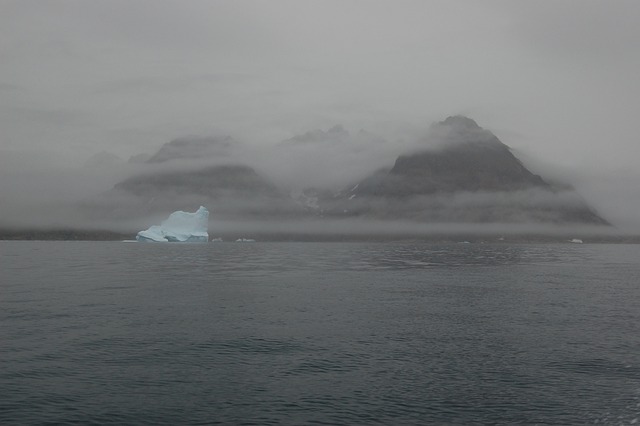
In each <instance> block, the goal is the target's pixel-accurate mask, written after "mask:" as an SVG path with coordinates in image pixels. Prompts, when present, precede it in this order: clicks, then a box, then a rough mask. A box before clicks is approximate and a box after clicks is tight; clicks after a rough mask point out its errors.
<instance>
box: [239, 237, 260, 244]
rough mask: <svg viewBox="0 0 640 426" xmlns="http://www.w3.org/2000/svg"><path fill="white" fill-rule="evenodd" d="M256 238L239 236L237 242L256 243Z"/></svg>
mask: <svg viewBox="0 0 640 426" xmlns="http://www.w3.org/2000/svg"><path fill="white" fill-rule="evenodd" d="M255 242H256V240H254V239H251V238H238V239H237V240H236V243H255Z"/></svg>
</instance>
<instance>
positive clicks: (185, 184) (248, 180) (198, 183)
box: [115, 165, 281, 198]
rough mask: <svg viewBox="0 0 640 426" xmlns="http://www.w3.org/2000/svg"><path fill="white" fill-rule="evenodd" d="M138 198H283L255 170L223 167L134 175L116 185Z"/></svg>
mask: <svg viewBox="0 0 640 426" xmlns="http://www.w3.org/2000/svg"><path fill="white" fill-rule="evenodd" d="M115 189H117V190H124V191H127V192H129V193H131V194H135V195H138V196H147V197H156V196H163V195H169V194H174V195H179V194H192V195H201V196H205V197H211V198H216V197H219V196H222V195H228V194H231V193H235V194H239V195H243V196H256V195H264V196H280V195H281V194H280V192H279V191H278V189H277V188H276V187H275V186H274V185H272V184H271V183H269V182H268V181H266V180H265V179H264V178H262V177H261V176H260V175H258V174H257V173H256V171H255V170H253V169H252V168H251V167H248V166H242V165H221V166H212V167H205V168H203V169H198V170H193V171H174V172H162V173H156V174H149V175H139V176H134V177H131V178H129V179H126V180H124V181H123V182H120V183H118V184H117V185H115Z"/></svg>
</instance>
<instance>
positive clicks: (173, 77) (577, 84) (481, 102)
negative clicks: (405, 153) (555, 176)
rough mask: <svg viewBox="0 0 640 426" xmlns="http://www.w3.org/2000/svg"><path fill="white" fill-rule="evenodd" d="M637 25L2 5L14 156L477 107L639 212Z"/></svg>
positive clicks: (524, 16)
mask: <svg viewBox="0 0 640 426" xmlns="http://www.w3.org/2000/svg"><path fill="white" fill-rule="evenodd" d="M638 22H640V2H638V1H635V0H628V1H623V0H614V1H594V0H572V1H570V0H547V1H540V0H537V1H517V0H504V1H477V0H467V1H455V0H453V1H452V0H442V1H431V0H416V1H402V0H393V1H391V0H389V1H375V0H359V1H356V0H352V1H349V0H340V1H337V0H336V1H331V0H322V1H304V0H303V1H301V0H290V1H280V0H270V1H237V0H230V1H196V0H189V1H178V0H175V1H156V0H145V1H134V0H102V1H101V0H95V1H84V0H58V1H39V0H15V1H10V0H0V58H1V59H0V125H1V128H2V133H1V134H0V151H2V152H7V151H12V152H15V151H31V152H33V151H35V152H46V153H47V155H51V156H58V157H60V158H67V159H69V160H70V161H74V162H79V161H83V160H84V159H86V158H87V157H89V156H91V155H92V154H94V153H97V152H99V151H102V150H107V151H110V152H113V153H115V154H117V155H119V156H121V157H123V158H127V157H128V156H130V155H133V154H137V153H140V152H153V151H155V150H156V149H157V148H158V147H159V146H160V145H161V144H163V143H164V142H167V141H169V140H171V139H172V138H174V137H178V136H183V135H188V134H211V133H218V132H225V133H229V134H232V135H234V136H235V137H237V138H239V139H241V140H245V141H248V142H249V143H252V144H258V145H260V144H271V143H275V142H277V141H279V140H282V139H285V138H288V137H291V136H293V135H294V134H296V133H300V132H305V131H308V130H311V129H314V128H325V129H326V128H328V127H331V126H332V125H334V124H336V123H342V124H343V125H344V126H345V127H347V128H348V129H351V130H353V131H357V130H358V129H360V128H367V129H372V130H380V131H382V130H384V129H388V128H393V126H394V125H405V124H406V125H409V126H413V127H420V126H424V127H426V126H428V125H429V124H430V123H431V122H433V121H437V120H441V119H443V118H444V117H446V116H447V115H451V114H465V115H468V116H470V117H472V118H474V119H475V120H476V121H477V122H478V123H479V124H480V125H481V126H483V127H486V128H488V129H490V130H492V131H494V132H495V133H496V134H497V135H498V136H499V137H500V138H501V139H502V140H503V142H505V143H507V144H508V145H510V146H512V147H513V148H515V149H517V150H520V151H522V152H524V153H526V154H527V155H529V156H531V158H534V159H537V160H540V161H541V162H548V163H550V164H552V165H553V166H556V167H559V168H562V169H566V170H568V171H569V173H574V174H576V175H577V176H578V178H579V179H578V180H579V183H578V185H577V186H578V187H579V189H580V185H582V187H583V188H584V191H586V195H593V194H596V193H602V191H606V192H608V194H606V196H604V195H602V198H600V199H598V200H597V201H596V205H597V207H599V208H602V207H603V206H604V208H605V209H606V208H609V207H607V206H606V204H607V203H618V204H619V205H620V206H623V207H624V208H622V209H621V210H616V211H615V212H613V214H614V215H616V214H617V215H618V216H619V217H620V218H621V220H622V221H627V222H633V220H634V218H635V216H636V214H635V212H633V209H635V208H636V207H638V205H637V202H636V201H630V200H631V199H638V198H640V197H638V195H640V194H639V193H638V191H637V190H634V189H633V188H634V187H635V186H636V185H635V184H636V183H638V182H637V177H638V173H637V172H636V168H637V163H638V160H640V144H639V143H638V142H639V141H638V130H637V124H636V121H637V116H638V113H639V112H640V84H639V83H638V75H640V49H638V46H640V26H639V25H638ZM607 182H608V183H607ZM637 186H640V185H637ZM612 188H613V189H615V188H618V189H617V190H618V191H623V189H624V191H626V192H624V193H623V192H620V194H616V193H615V191H614V193H612V192H611V191H612V190H613V189H612ZM634 191H635V192H634ZM607 197H609V198H610V200H609V198H607ZM634 197H635V198H634ZM598 203H600V204H599V205H598ZM634 203H635V204H634ZM636 211H637V210H636Z"/></svg>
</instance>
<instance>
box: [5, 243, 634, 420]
mask: <svg viewBox="0 0 640 426" xmlns="http://www.w3.org/2000/svg"><path fill="white" fill-rule="evenodd" d="M0 367H1V368H0V424H3V425H4V424H20V425H23V424H65V423H67V424H72V423H74V424H174V425H175V424H217V423H220V424H349V425H351V424H394V425H395V424H440V423H447V424H514V423H522V424H634V423H640V246H634V245H589V244H583V245H577V244H576V245H573V244H553V245H508V244H500V245H490V244H448V245H435V244H394V243H384V244H371V243H354V244H351V243H211V244H203V245H198V244H134V243H131V244H127V243H118V242H0Z"/></svg>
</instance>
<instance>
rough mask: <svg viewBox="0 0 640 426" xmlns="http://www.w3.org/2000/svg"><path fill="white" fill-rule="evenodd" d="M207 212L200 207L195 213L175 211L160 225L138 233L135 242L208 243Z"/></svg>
mask: <svg viewBox="0 0 640 426" xmlns="http://www.w3.org/2000/svg"><path fill="white" fill-rule="evenodd" d="M208 226H209V210H207V209H206V208H204V207H202V206H200V208H199V209H198V210H197V211H196V212H195V213H189V212H183V211H177V212H173V213H171V215H170V216H169V218H168V219H167V220H165V221H163V222H162V223H161V224H160V225H153V226H152V227H150V228H149V229H147V230H146V231H140V232H138V235H136V240H138V241H145V242H146V241H152V242H187V243H206V242H208V241H209V234H208V233H207V228H208Z"/></svg>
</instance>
